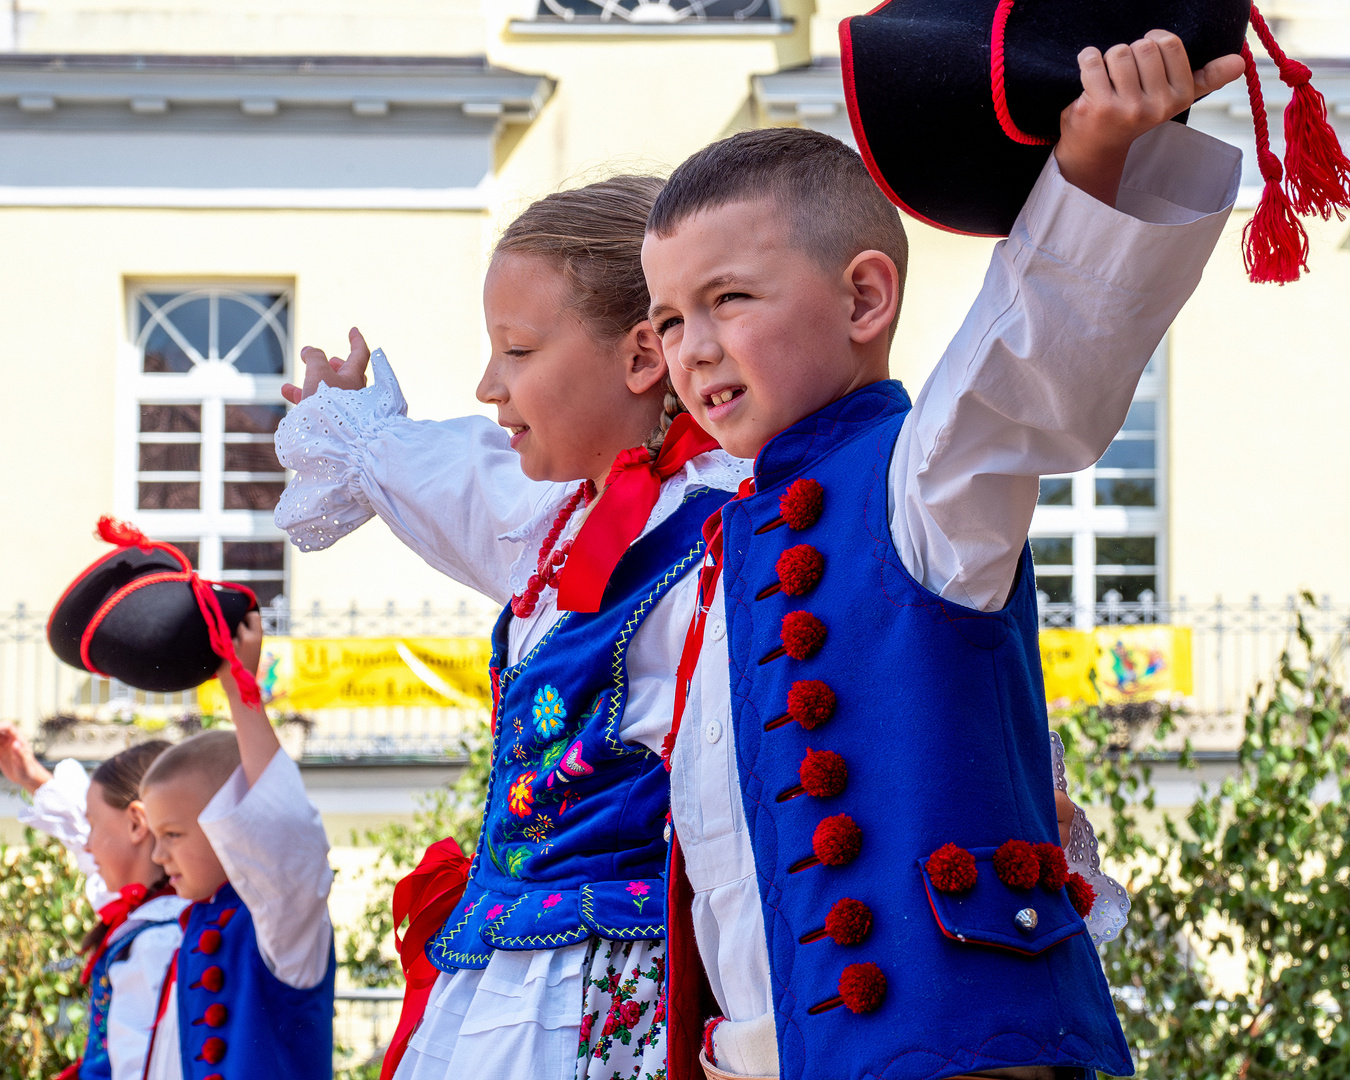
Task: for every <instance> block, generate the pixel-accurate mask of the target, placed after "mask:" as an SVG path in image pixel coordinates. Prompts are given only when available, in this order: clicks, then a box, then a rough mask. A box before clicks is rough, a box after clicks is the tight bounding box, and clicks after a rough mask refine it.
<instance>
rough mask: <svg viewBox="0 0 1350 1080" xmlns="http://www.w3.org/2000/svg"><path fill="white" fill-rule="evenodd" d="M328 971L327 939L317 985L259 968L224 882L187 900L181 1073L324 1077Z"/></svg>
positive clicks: (243, 910)
mask: <svg viewBox="0 0 1350 1080" xmlns="http://www.w3.org/2000/svg"><path fill="white" fill-rule="evenodd" d="M336 970H337V963H336V958H335V956H334V955H333V952H332V946H329V957H328V971H327V973H326V974H325V975H324V977H323V979H322V980H321V981H320V982H319V984H318V985H317V986H313V987H311V988H309V989H308V990H299V989H297V988H295V987H293V986H287V985H286V984H285V983H284V982H282V981H281V980H280V979H278V978H277V977H276V976H275V975H273V974H272V973H271V972H270V971H268V970H267V964H266V962H264V960H263V958H262V954H261V953H260V952H259V951H258V940H257V938H256V937H255V936H254V933H253V917H252V916H251V915H250V914H249V910H248V908H247V907H246V906H245V905H244V902H243V901H242V900H241V899H239V894H238V893H236V892H235V891H234V889H233V887H232V886H230V885H229V884H225V885H223V886H221V888H220V891H219V892H217V893H216V895H215V897H214V898H213V899H212V900H210V901H209V902H201V903H196V904H193V905H192V907H190V908H189V909H188V919H187V926H186V927H185V928H184V931H183V945H182V948H180V949H179V951H178V1045H179V1049H180V1051H181V1053H182V1062H183V1080H210V1078H214V1080H235V1078H242V1077H255V1076H258V1077H261V1076H278V1077H280V1076H284V1077H286V1078H287V1080H331V1078H332V1075H333V977H334V974H335V973H336Z"/></svg>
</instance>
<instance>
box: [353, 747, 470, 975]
mask: <svg viewBox="0 0 1350 1080" xmlns="http://www.w3.org/2000/svg"><path fill="white" fill-rule="evenodd" d="M460 749H461V751H462V753H463V754H464V756H465V758H466V764H465V768H464V772H463V773H462V774H461V776H460V778H459V780H458V782H457V783H456V784H455V786H454V787H453V788H450V789H442V790H439V791H432V792H429V793H427V794H426V795H425V796H423V797H421V798H420V799H419V800H418V801H419V806H418V808H417V811H416V812H415V813H414V814H413V820H412V823H411V824H407V825H405V824H403V823H402V822H397V821H395V822H390V823H388V824H386V825H384V826H382V827H381V828H378V829H367V830H365V831H364V832H360V833H356V832H353V834H352V842H353V843H355V844H361V843H365V844H368V845H373V846H374V847H377V848H379V849H380V860H379V862H378V863H376V865H375V867H374V868H373V869H372V870H369V871H367V873H371V874H373V875H374V877H373V880H372V882H371V889H370V898H369V900H368V901H367V903H366V907H365V909H364V910H363V911H362V912H361V916H360V918H359V919H358V920H357V924H356V926H355V928H353V929H352V930H350V931H348V932H347V934H346V936H345V938H344V939H343V941H342V942H341V948H340V950H339V951H340V952H341V954H342V959H341V961H340V966H341V967H342V968H343V970H345V971H346V973H347V976H348V978H349V979H350V980H351V983H352V985H353V986H402V985H403V971H402V969H401V968H400V967H399V963H398V955H397V954H396V953H395V952H394V919H393V897H394V886H395V885H396V884H397V883H398V880H399V879H400V878H402V877H404V876H405V875H407V874H408V873H409V872H410V871H411V870H413V868H415V867H416V866H417V864H418V863H419V862H421V860H422V853H423V852H425V851H426V849H427V848H428V847H429V846H430V845H432V844H434V843H435V842H436V841H437V840H443V839H445V837H447V836H453V837H454V838H455V840H456V841H457V842H458V843H459V846H460V847H461V848H463V849H464V854H465V855H472V854H473V851H474V848H475V847H476V846H477V843H478V831H479V829H480V828H481V827H482V823H483V820H482V819H483V804H484V803H485V802H486V801H487V781H488V771H489V770H490V768H491V765H492V737H491V735H490V734H489V732H488V726H487V722H486V721H482V722H480V723H479V724H478V725H477V726H476V727H475V728H474V729H473V730H472V731H470V732H469V733H468V734H467V735H465V736H464V738H462V739H461V740H460Z"/></svg>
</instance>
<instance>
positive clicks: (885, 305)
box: [844, 251, 900, 345]
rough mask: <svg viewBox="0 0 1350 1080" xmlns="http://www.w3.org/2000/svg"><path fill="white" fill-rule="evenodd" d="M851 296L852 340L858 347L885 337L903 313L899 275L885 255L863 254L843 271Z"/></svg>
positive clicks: (880, 252)
mask: <svg viewBox="0 0 1350 1080" xmlns="http://www.w3.org/2000/svg"><path fill="white" fill-rule="evenodd" d="M844 280H845V283H846V285H847V287H848V289H849V291H850V293H851V294H852V300H853V311H852V314H851V316H850V323H851V328H850V334H849V336H850V337H851V338H852V339H853V340H854V341H855V342H857V343H858V344H859V345H865V344H867V343H868V342H871V341H875V340H876V339H877V338H878V337H881V336H883V335H885V334H886V333H887V332H888V331H889V330H890V328H891V324H892V323H893V322H895V316H896V313H897V312H898V311H899V310H900V272H899V271H898V270H897V269H896V267H895V262H894V260H893V259H892V258H891V257H890V256H889V255H887V254H886V253H885V252H883V251H860V252H859V253H858V254H857V255H855V256H854V257H853V261H852V262H851V263H849V264H848V269H847V270H845V271H844Z"/></svg>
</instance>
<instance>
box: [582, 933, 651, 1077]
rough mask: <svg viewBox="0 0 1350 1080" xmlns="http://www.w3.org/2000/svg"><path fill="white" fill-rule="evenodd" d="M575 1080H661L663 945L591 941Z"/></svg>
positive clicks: (584, 972) (594, 939)
mask: <svg viewBox="0 0 1350 1080" xmlns="http://www.w3.org/2000/svg"><path fill="white" fill-rule="evenodd" d="M583 975H584V976H585V984H584V985H585V992H584V999H583V1005H582V1014H581V1038H580V1040H579V1044H578V1047H577V1074H576V1080H665V1076H666V998H665V992H666V990H665V988H666V943H665V942H664V941H606V940H603V939H600V938H591V941H590V948H589V950H588V955H587V962H586V964H584V965H583Z"/></svg>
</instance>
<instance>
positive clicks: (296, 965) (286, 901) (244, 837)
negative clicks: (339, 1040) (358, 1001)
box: [197, 750, 333, 990]
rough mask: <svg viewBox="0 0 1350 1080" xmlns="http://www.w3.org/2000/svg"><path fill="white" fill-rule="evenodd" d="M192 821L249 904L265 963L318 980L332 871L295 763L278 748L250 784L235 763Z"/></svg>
mask: <svg viewBox="0 0 1350 1080" xmlns="http://www.w3.org/2000/svg"><path fill="white" fill-rule="evenodd" d="M197 820H198V821H199V822H200V823H201V827H202V830H203V831H204V832H205V833H206V837H207V839H208V840H210V841H211V847H212V848H214V849H215V852H216V856H217V857H218V858H219V859H220V862H221V865H222V866H224V867H225V873H226V875H227V876H228V877H229V879H230V884H231V885H233V886H234V889H235V891H236V892H237V893H238V894H239V896H240V898H241V899H242V900H243V901H244V903H245V904H247V905H248V910H249V914H250V915H252V916H253V930H254V933H255V934H256V935H257V938H258V951H259V952H261V953H262V957H263V960H264V961H265V962H266V964H267V968H268V970H269V971H271V972H272V974H273V975H275V976H276V977H277V978H278V979H280V980H281V981H282V982H284V983H285V984H286V985H287V986H294V987H296V988H298V989H302V990H303V989H307V988H308V987H311V986H317V985H318V983H319V982H320V981H321V980H322V979H323V977H324V974H325V973H326V972H327V970H328V954H329V949H330V947H331V945H332V941H333V924H332V922H331V921H330V919H329V917H328V893H329V891H330V890H331V889H332V886H333V871H332V870H331V869H330V868H329V866H328V837H327V835H326V834H325V833H324V831H323V821H322V819H321V818H320V816H319V811H318V809H317V808H316V807H315V806H314V804H313V803H312V802H310V801H309V797H308V796H307V795H306V794H305V785H304V781H302V780H301V778H300V770H299V768H298V767H297V766H296V764H295V762H294V761H292V760H291V759H290V758H289V757H287V756H286V751H284V750H278V751H277V752H276V756H275V757H273V758H272V760H271V762H269V763H268V766H267V768H266V769H264V770H263V774H262V776H260V777H258V782H257V783H256V784H254V785H253V787H251V788H250V787H249V786H248V779H247V778H246V777H245V776H244V770H243V768H242V767H240V768H237V769H235V771H234V774H233V775H232V776H231V777H230V778H229V780H227V781H226V782H225V784H224V786H223V787H222V788H221V789H220V790H219V791H218V792H216V794H215V797H214V798H212V800H211V801H210V802H209V803H207V805H206V809H205V810H203V811H202V812H201V815H200V816H199V817H198V818H197Z"/></svg>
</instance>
